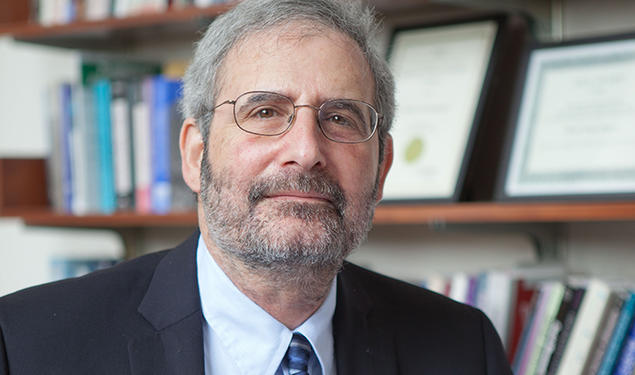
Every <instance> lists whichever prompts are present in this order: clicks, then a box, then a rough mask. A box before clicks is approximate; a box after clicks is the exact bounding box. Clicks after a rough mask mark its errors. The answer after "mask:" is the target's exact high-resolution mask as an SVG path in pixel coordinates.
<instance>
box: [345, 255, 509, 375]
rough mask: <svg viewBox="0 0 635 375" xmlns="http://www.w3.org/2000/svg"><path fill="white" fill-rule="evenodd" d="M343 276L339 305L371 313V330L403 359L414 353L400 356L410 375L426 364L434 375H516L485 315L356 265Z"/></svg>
mask: <svg viewBox="0 0 635 375" xmlns="http://www.w3.org/2000/svg"><path fill="white" fill-rule="evenodd" d="M339 276H340V277H339V284H340V288H338V293H340V292H341V293H342V295H341V296H340V295H338V303H339V302H340V301H344V300H347V301H346V302H344V304H345V305H349V306H350V304H357V308H356V310H357V311H364V310H365V311H367V319H368V326H367V327H368V329H370V330H375V331H377V332H382V340H384V341H386V340H392V342H393V343H394V345H395V349H396V351H397V352H398V353H401V354H404V353H410V354H408V355H402V356H400V358H401V359H400V366H401V367H402V369H403V370H404V373H420V372H421V371H420V370H421V368H422V367H421V366H423V364H425V365H426V366H428V368H430V369H434V371H432V372H433V373H471V372H473V371H474V369H481V371H482V373H487V374H506V375H509V374H511V372H510V369H509V364H508V363H507V360H506V357H505V352H504V349H503V347H502V344H501V341H500V338H499V337H498V334H497V333H496V331H495V329H494V327H493V325H492V323H491V322H490V320H489V319H488V318H487V317H486V316H485V314H483V312H481V311H480V310H478V309H476V308H474V307H472V306H468V305H465V304H462V303H458V302H456V301H454V300H451V299H450V298H448V297H446V296H443V295H440V294H438V293H435V292H432V291H430V290H427V289H424V288H421V287H418V286H415V285H412V284H408V283H405V282H403V281H399V280H396V279H393V278H390V277H386V276H383V275H380V274H378V273H375V272H372V271H369V270H366V269H364V268H361V267H359V266H356V265H354V264H351V263H346V264H345V265H344V267H343V269H342V271H341V273H340V275H339ZM350 300H353V302H351V301H350ZM353 310H355V309H353ZM349 318H352V317H351V316H349ZM389 337H391V339H389Z"/></svg>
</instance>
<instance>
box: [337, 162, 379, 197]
mask: <svg viewBox="0 0 635 375" xmlns="http://www.w3.org/2000/svg"><path fill="white" fill-rule="evenodd" d="M348 160H349V161H348V162H343V160H341V167H340V170H339V172H338V175H339V180H340V184H341V186H342V188H344V190H345V191H348V192H349V194H351V195H359V194H366V193H368V192H369V190H371V189H372V188H373V187H374V186H375V180H376V177H377V158H376V157H373V155H372V154H368V153H363V152H362V153H358V154H355V155H354V156H353V157H351V158H349V159H348Z"/></svg>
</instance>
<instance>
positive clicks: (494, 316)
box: [476, 271, 516, 347]
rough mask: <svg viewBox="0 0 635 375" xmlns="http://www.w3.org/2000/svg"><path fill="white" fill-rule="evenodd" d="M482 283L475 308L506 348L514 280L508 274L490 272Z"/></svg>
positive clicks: (513, 295)
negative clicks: (490, 325)
mask: <svg viewBox="0 0 635 375" xmlns="http://www.w3.org/2000/svg"><path fill="white" fill-rule="evenodd" d="M484 283H485V285H484V286H483V288H482V289H481V290H482V292H481V293H479V296H478V299H477V304H476V306H477V307H478V308H480V309H481V310H483V312H484V313H485V314H486V315H487V317H488V318H489V319H490V320H491V321H492V324H494V328H496V331H497V332H498V335H499V336H500V337H501V340H503V345H504V346H505V347H507V346H508V343H507V342H506V338H507V337H508V336H509V326H510V318H511V311H512V307H513V306H512V305H513V302H514V299H515V292H516V290H515V285H516V280H515V278H514V277H513V276H512V275H511V274H510V273H509V272H505V271H491V272H488V273H487V274H485V277H484Z"/></svg>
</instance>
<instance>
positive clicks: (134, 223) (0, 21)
mask: <svg viewBox="0 0 635 375" xmlns="http://www.w3.org/2000/svg"><path fill="white" fill-rule="evenodd" d="M493 3H494V5H496V2H495V1H494V2H493ZM548 3H550V2H548ZM417 4H419V3H418V2H414V1H410V2H402V3H399V4H393V5H391V4H388V3H387V2H382V1H377V2H376V5H377V6H378V8H379V9H380V11H381V10H383V11H384V12H386V13H390V12H391V11H393V12H395V14H399V12H402V13H403V10H404V9H406V10H408V9H410V8H417V9H419V10H420V13H424V14H441V13H444V14H445V13H448V12H459V13H460V12H463V11H464V9H463V8H464V5H463V4H462V5H461V6H459V5H450V4H435V3H429V4H425V6H424V7H423V8H422V7H421V6H420V5H417ZM231 6H232V3H231V2H228V3H222V4H217V5H212V6H209V7H205V8H197V7H194V6H189V7H184V8H179V9H171V8H170V9H168V10H167V11H165V12H161V13H147V14H141V15H133V16H129V17H125V18H113V17H111V18H106V19H102V20H96V21H83V20H82V21H75V22H71V23H68V24H59V25H52V26H42V25H39V24H37V23H35V22H34V21H32V20H31V19H30V18H31V13H32V12H31V9H30V8H29V2H24V1H21V0H9V1H5V2H3V3H2V5H0V34H7V35H11V36H12V37H13V38H15V39H16V40H19V41H24V42H28V43H36V44H41V45H50V46H57V47H64V48H72V49H80V50H99V51H118V50H127V49H130V48H134V47H139V46H143V45H144V44H148V43H151V42H152V41H156V40H157V39H158V40H163V39H162V38H167V37H168V36H169V38H170V39H172V40H180V41H181V43H189V42H191V41H192V40H194V39H195V38H196V33H197V32H199V31H200V30H201V28H202V27H203V26H204V25H205V24H206V23H208V22H209V20H211V19H212V18H213V17H215V16H216V15H218V14H221V13H222V12H224V11H226V10H228V9H230V8H231ZM43 165H44V162H43V161H42V160H24V159H4V160H0V214H2V215H4V216H18V217H21V218H23V220H24V222H25V223H26V224H27V225H34V226H52V227H92V228H112V229H116V230H119V231H122V232H124V231H130V230H131V229H134V228H146V227H194V226H195V225H196V215H195V213H194V212H180V213H170V214H166V215H151V214H143V215H140V214H135V213H132V212H117V213H115V214H113V215H85V216H72V215H65V214H59V213H56V212H54V211H53V210H51V209H50V208H49V206H48V205H47V203H46V202H47V201H46V191H45V190H44V189H41V188H40V189H39V190H38V189H36V190H32V189H31V190H26V191H25V190H22V188H21V187H22V186H39V187H42V186H43V183H42V181H43V179H44V167H43ZM16 174H18V177H17V178H16ZM24 181H35V183H28V182H27V183H25V182H24ZM615 221H626V222H633V221H635V202H634V201H594V202H541V201H531V202H513V203H508V202H505V203H502V202H493V201H479V202H459V203H451V204H420V203H414V204H413V203H409V204H382V205H380V206H379V207H378V208H377V211H376V215H375V220H374V223H375V225H428V226H431V227H443V226H446V225H454V224H459V225H471V226H478V225H481V224H491V225H500V226H505V225H508V226H509V225H511V226H514V227H515V228H518V224H520V225H521V226H520V228H521V230H523V229H522V228H523V227H522V224H530V226H528V227H527V228H530V227H531V225H532V224H540V225H547V226H548V225H554V224H558V223H560V224H562V223H575V222H615ZM527 231H528V232H534V231H533V230H532V229H528V230H527ZM538 240H539V242H540V241H543V240H545V237H544V236H543V235H539V236H538ZM546 241H549V239H546Z"/></svg>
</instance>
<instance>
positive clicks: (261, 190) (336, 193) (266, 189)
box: [248, 172, 346, 216]
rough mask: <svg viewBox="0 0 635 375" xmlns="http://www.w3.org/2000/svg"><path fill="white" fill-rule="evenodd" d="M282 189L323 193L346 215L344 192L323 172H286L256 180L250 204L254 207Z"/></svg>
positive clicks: (341, 214)
mask: <svg viewBox="0 0 635 375" xmlns="http://www.w3.org/2000/svg"><path fill="white" fill-rule="evenodd" d="M282 191H298V192H301V193H316V194H319V195H323V196H325V197H326V198H327V199H328V200H329V201H330V202H331V204H333V206H334V207H335V209H336V210H337V212H338V214H339V215H340V216H343V215H344V208H345V207H346V198H345V197H344V192H343V190H342V188H341V187H340V186H339V184H338V183H337V182H335V181H333V180H332V179H331V178H330V177H329V176H327V175H326V174H325V173H323V172H312V173H292V174H289V173H284V174H277V175H274V176H268V177H264V178H261V179H259V180H256V181H255V182H254V183H253V184H252V186H251V187H250V189H249V195H248V200H249V205H250V207H252V208H253V207H255V206H256V204H258V202H260V201H261V200H263V199H264V198H265V197H267V196H270V195H274V194H276V193H278V192H282Z"/></svg>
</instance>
